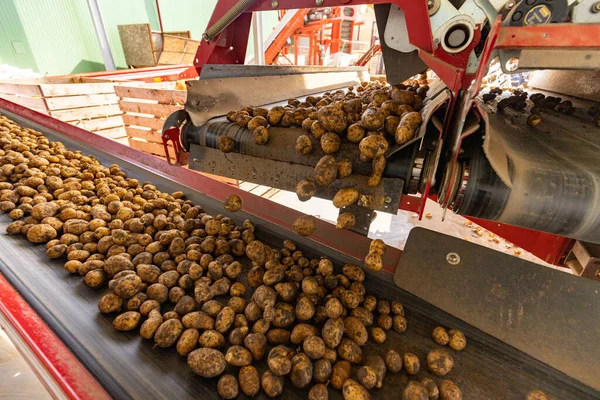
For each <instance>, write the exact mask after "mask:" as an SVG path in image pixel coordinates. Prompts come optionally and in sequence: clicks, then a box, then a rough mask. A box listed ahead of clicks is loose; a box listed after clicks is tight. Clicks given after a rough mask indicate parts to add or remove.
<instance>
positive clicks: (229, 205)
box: [225, 194, 242, 212]
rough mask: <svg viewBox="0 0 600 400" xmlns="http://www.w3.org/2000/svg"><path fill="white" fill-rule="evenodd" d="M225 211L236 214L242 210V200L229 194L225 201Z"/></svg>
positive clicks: (235, 195)
mask: <svg viewBox="0 0 600 400" xmlns="http://www.w3.org/2000/svg"><path fill="white" fill-rule="evenodd" d="M225 209H226V210H227V211H231V212H237V211H240V210H241V209H242V198H241V197H240V196H238V195H237V194H231V195H229V196H227V199H225Z"/></svg>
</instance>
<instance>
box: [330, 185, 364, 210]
mask: <svg viewBox="0 0 600 400" xmlns="http://www.w3.org/2000/svg"><path fill="white" fill-rule="evenodd" d="M359 195H360V193H359V192H358V189H356V188H354V187H349V188H342V189H340V190H338V192H337V193H336V194H335V196H333V206H334V207H336V208H343V207H348V206H349V205H351V204H354V203H356V201H357V200H358V196H359Z"/></svg>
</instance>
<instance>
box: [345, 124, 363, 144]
mask: <svg viewBox="0 0 600 400" xmlns="http://www.w3.org/2000/svg"><path fill="white" fill-rule="evenodd" d="M366 135H367V131H366V129H365V128H364V127H363V126H362V125H360V124H352V125H350V126H349V127H348V132H347V134H346V137H347V138H348V141H349V142H350V143H360V141H361V140H363V139H364V138H365V136H366Z"/></svg>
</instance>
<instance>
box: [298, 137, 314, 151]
mask: <svg viewBox="0 0 600 400" xmlns="http://www.w3.org/2000/svg"><path fill="white" fill-rule="evenodd" d="M295 148H296V151H297V152H298V154H301V155H303V156H306V155H309V154H310V153H312V151H313V145H312V141H311V140H310V138H309V137H308V136H307V135H300V136H298V138H297V139H296V147H295Z"/></svg>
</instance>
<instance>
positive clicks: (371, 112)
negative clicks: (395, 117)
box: [360, 107, 387, 131]
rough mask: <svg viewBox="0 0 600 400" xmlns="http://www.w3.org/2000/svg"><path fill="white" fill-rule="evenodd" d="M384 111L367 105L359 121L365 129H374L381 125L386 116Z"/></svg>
mask: <svg viewBox="0 0 600 400" xmlns="http://www.w3.org/2000/svg"><path fill="white" fill-rule="evenodd" d="M386 116H387V115H386V113H385V111H382V110H381V109H380V108H377V107H369V108H367V109H366V111H365V112H363V114H362V116H361V118H360V122H361V125H362V126H364V127H365V128H366V129H367V130H370V131H376V130H378V129H380V128H382V127H383V124H384V123H385V118H386Z"/></svg>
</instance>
